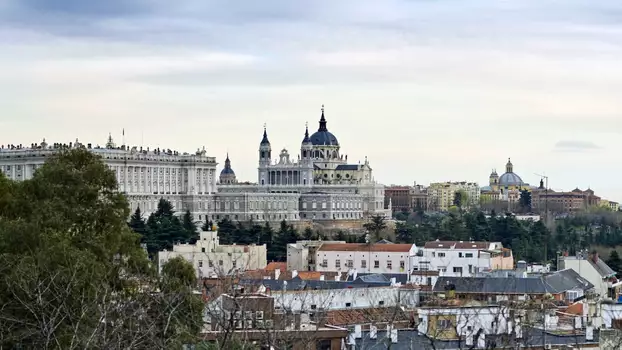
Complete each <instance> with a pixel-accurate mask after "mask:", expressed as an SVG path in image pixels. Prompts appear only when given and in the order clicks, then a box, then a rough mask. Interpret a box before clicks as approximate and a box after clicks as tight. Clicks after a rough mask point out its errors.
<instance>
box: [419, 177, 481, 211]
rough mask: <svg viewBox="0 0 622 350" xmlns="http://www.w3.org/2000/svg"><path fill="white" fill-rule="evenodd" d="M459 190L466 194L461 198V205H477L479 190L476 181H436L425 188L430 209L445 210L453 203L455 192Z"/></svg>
mask: <svg viewBox="0 0 622 350" xmlns="http://www.w3.org/2000/svg"><path fill="white" fill-rule="evenodd" d="M458 191H461V192H463V193H464V194H466V198H463V199H462V206H463V207H465V208H466V207H474V206H477V205H479V199H480V195H481V191H480V188H479V185H478V184H477V183H476V182H466V181H461V182H437V183H431V184H430V187H428V189H427V194H428V197H429V207H430V209H432V210H440V211H447V210H449V208H450V207H451V206H453V205H454V198H455V196H456V192H458Z"/></svg>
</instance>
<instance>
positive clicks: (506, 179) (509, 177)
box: [499, 158, 528, 187]
mask: <svg viewBox="0 0 622 350" xmlns="http://www.w3.org/2000/svg"><path fill="white" fill-rule="evenodd" d="M526 185H528V184H526V183H524V182H523V179H521V178H520V176H518V175H517V174H516V173H514V165H513V164H512V162H511V161H510V159H509V158H508V163H507V164H506V165H505V174H503V175H501V176H500V177H499V186H501V187H505V186H526Z"/></svg>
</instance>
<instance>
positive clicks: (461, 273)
mask: <svg viewBox="0 0 622 350" xmlns="http://www.w3.org/2000/svg"><path fill="white" fill-rule="evenodd" d="M410 265H411V266H412V272H411V274H412V276H411V278H412V281H413V282H414V283H417V284H420V285H434V283H436V280H437V278H438V277H439V276H453V277H473V276H475V274H477V273H478V272H484V271H490V270H512V269H513V268H514V257H513V255H512V250H511V249H507V248H503V245H502V244H501V242H472V241H471V242H469V241H439V240H436V241H432V242H427V243H426V244H425V245H424V246H423V248H421V249H419V250H418V251H417V253H416V254H414V255H413V256H411V262H410Z"/></svg>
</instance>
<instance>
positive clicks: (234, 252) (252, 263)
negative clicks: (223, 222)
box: [158, 231, 267, 278]
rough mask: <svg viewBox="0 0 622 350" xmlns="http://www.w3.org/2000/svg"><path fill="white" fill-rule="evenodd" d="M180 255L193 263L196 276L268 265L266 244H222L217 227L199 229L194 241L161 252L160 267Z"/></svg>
mask: <svg viewBox="0 0 622 350" xmlns="http://www.w3.org/2000/svg"><path fill="white" fill-rule="evenodd" d="M178 256H181V257H183V258H184V259H186V260H187V261H188V262H190V263H191V264H192V266H193V267H194V268H195V271H196V273H197V276H198V277H199V278H201V277H212V276H222V275H229V274H231V273H232V272H233V271H236V270H237V271H245V270H257V269H263V268H265V267H266V265H267V251H266V245H265V244H264V245H259V246H258V245H249V246H237V245H220V244H219V243H218V237H217V232H216V231H207V232H201V233H200V239H199V240H198V241H197V242H196V243H195V244H187V243H183V244H176V245H174V246H173V251H161V252H159V253H158V269H159V271H161V270H162V266H163V265H164V264H165V263H166V262H167V261H168V260H170V259H172V258H175V257H178Z"/></svg>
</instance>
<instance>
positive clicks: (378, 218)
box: [363, 215, 387, 241]
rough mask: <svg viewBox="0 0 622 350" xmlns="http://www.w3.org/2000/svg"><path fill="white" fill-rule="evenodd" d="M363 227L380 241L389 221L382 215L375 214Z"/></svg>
mask: <svg viewBox="0 0 622 350" xmlns="http://www.w3.org/2000/svg"><path fill="white" fill-rule="evenodd" d="M363 227H364V228H365V229H366V230H367V231H369V233H371V234H372V237H373V238H374V239H375V240H376V241H379V240H381V239H382V237H381V234H382V231H383V230H384V229H386V228H387V223H386V222H385V218H384V216H382V215H374V216H372V217H371V219H370V221H369V222H367V223H365V224H364V225H363Z"/></svg>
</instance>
